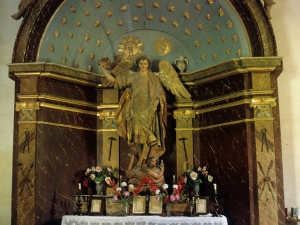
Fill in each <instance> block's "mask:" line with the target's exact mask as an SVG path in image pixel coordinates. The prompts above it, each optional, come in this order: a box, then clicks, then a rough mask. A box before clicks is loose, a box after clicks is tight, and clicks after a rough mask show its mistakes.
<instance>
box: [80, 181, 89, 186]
mask: <svg viewBox="0 0 300 225" xmlns="http://www.w3.org/2000/svg"><path fill="white" fill-rule="evenodd" d="M82 183H83V185H84V186H86V187H88V186H89V182H88V180H87V179H85V180H84V181H83V182H82Z"/></svg>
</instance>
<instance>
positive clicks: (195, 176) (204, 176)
mask: <svg viewBox="0 0 300 225" xmlns="http://www.w3.org/2000/svg"><path fill="white" fill-rule="evenodd" d="M186 174H187V177H186V186H187V187H193V186H195V185H196V184H202V183H211V182H212V180H213V176H211V175H208V171H207V169H206V166H204V167H203V168H201V167H199V168H198V170H197V171H193V170H190V169H189V170H187V172H186Z"/></svg>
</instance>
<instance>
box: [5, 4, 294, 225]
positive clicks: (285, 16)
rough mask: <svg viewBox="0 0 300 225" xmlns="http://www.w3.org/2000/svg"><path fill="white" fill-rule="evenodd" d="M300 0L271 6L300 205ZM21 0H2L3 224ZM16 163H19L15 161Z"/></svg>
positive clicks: (288, 150)
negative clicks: (13, 60)
mask: <svg viewBox="0 0 300 225" xmlns="http://www.w3.org/2000/svg"><path fill="white" fill-rule="evenodd" d="M298 1H299V0H289V1H277V2H276V5H274V6H273V8H272V10H271V14H272V17H273V18H272V20H271V22H272V24H273V28H274V32H275V35H276V40H277V45H278V55H279V56H283V58H284V71H283V72H282V74H281V75H280V77H279V101H280V114H281V130H282V131H281V135H282V152H283V166H284V171H283V172H284V185H285V206H286V207H287V208H290V207H294V206H297V207H300V193H299V191H298V193H297V190H300V176H298V175H297V171H300V160H298V157H299V159H300V151H298V148H300V138H299V137H300V126H299V125H300V117H299V115H300V102H299V101H298V99H299V97H298V95H299V89H300V60H299V58H300V41H299V40H298V39H299V37H300V29H299V22H300V14H299V11H300V5H299V2H298ZM18 4H19V0H1V2H0V6H1V7H0V27H1V34H0V109H1V113H0V127H1V128H0V171H1V173H0V225H9V224H10V215H11V183H12V172H11V171H12V149H13V143H12V142H13V111H14V82H13V81H12V80H10V79H9V78H8V67H7V66H6V65H7V64H8V63H10V61H11V55H12V51H13V45H14V41H15V37H16V35H17V32H18V29H19V26H20V23H21V20H20V21H15V20H13V19H11V18H10V16H11V15H12V14H14V13H16V11H17V7H18ZM14 166H16V165H14Z"/></svg>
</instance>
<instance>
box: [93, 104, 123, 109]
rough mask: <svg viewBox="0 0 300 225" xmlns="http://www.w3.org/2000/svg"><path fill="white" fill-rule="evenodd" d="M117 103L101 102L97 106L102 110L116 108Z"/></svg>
mask: <svg viewBox="0 0 300 225" xmlns="http://www.w3.org/2000/svg"><path fill="white" fill-rule="evenodd" d="M118 106H119V104H118V103H117V104H101V105H98V106H97V109H98V110H104V109H116V108H118Z"/></svg>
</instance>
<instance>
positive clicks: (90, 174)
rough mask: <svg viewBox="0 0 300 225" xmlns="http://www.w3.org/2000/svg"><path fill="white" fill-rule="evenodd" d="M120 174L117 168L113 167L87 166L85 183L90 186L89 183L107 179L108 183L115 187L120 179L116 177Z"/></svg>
mask: <svg viewBox="0 0 300 225" xmlns="http://www.w3.org/2000/svg"><path fill="white" fill-rule="evenodd" d="M117 174H118V170H117V169H112V168H111V167H105V166H104V167H100V166H96V167H92V168H87V170H86V171H85V178H86V179H85V180H84V181H83V185H84V186H86V187H88V186H89V183H93V182H94V183H96V182H102V181H105V183H106V185H107V186H109V187H115V186H116V183H117V181H118V179H117V178H116V177H115V176H117Z"/></svg>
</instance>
